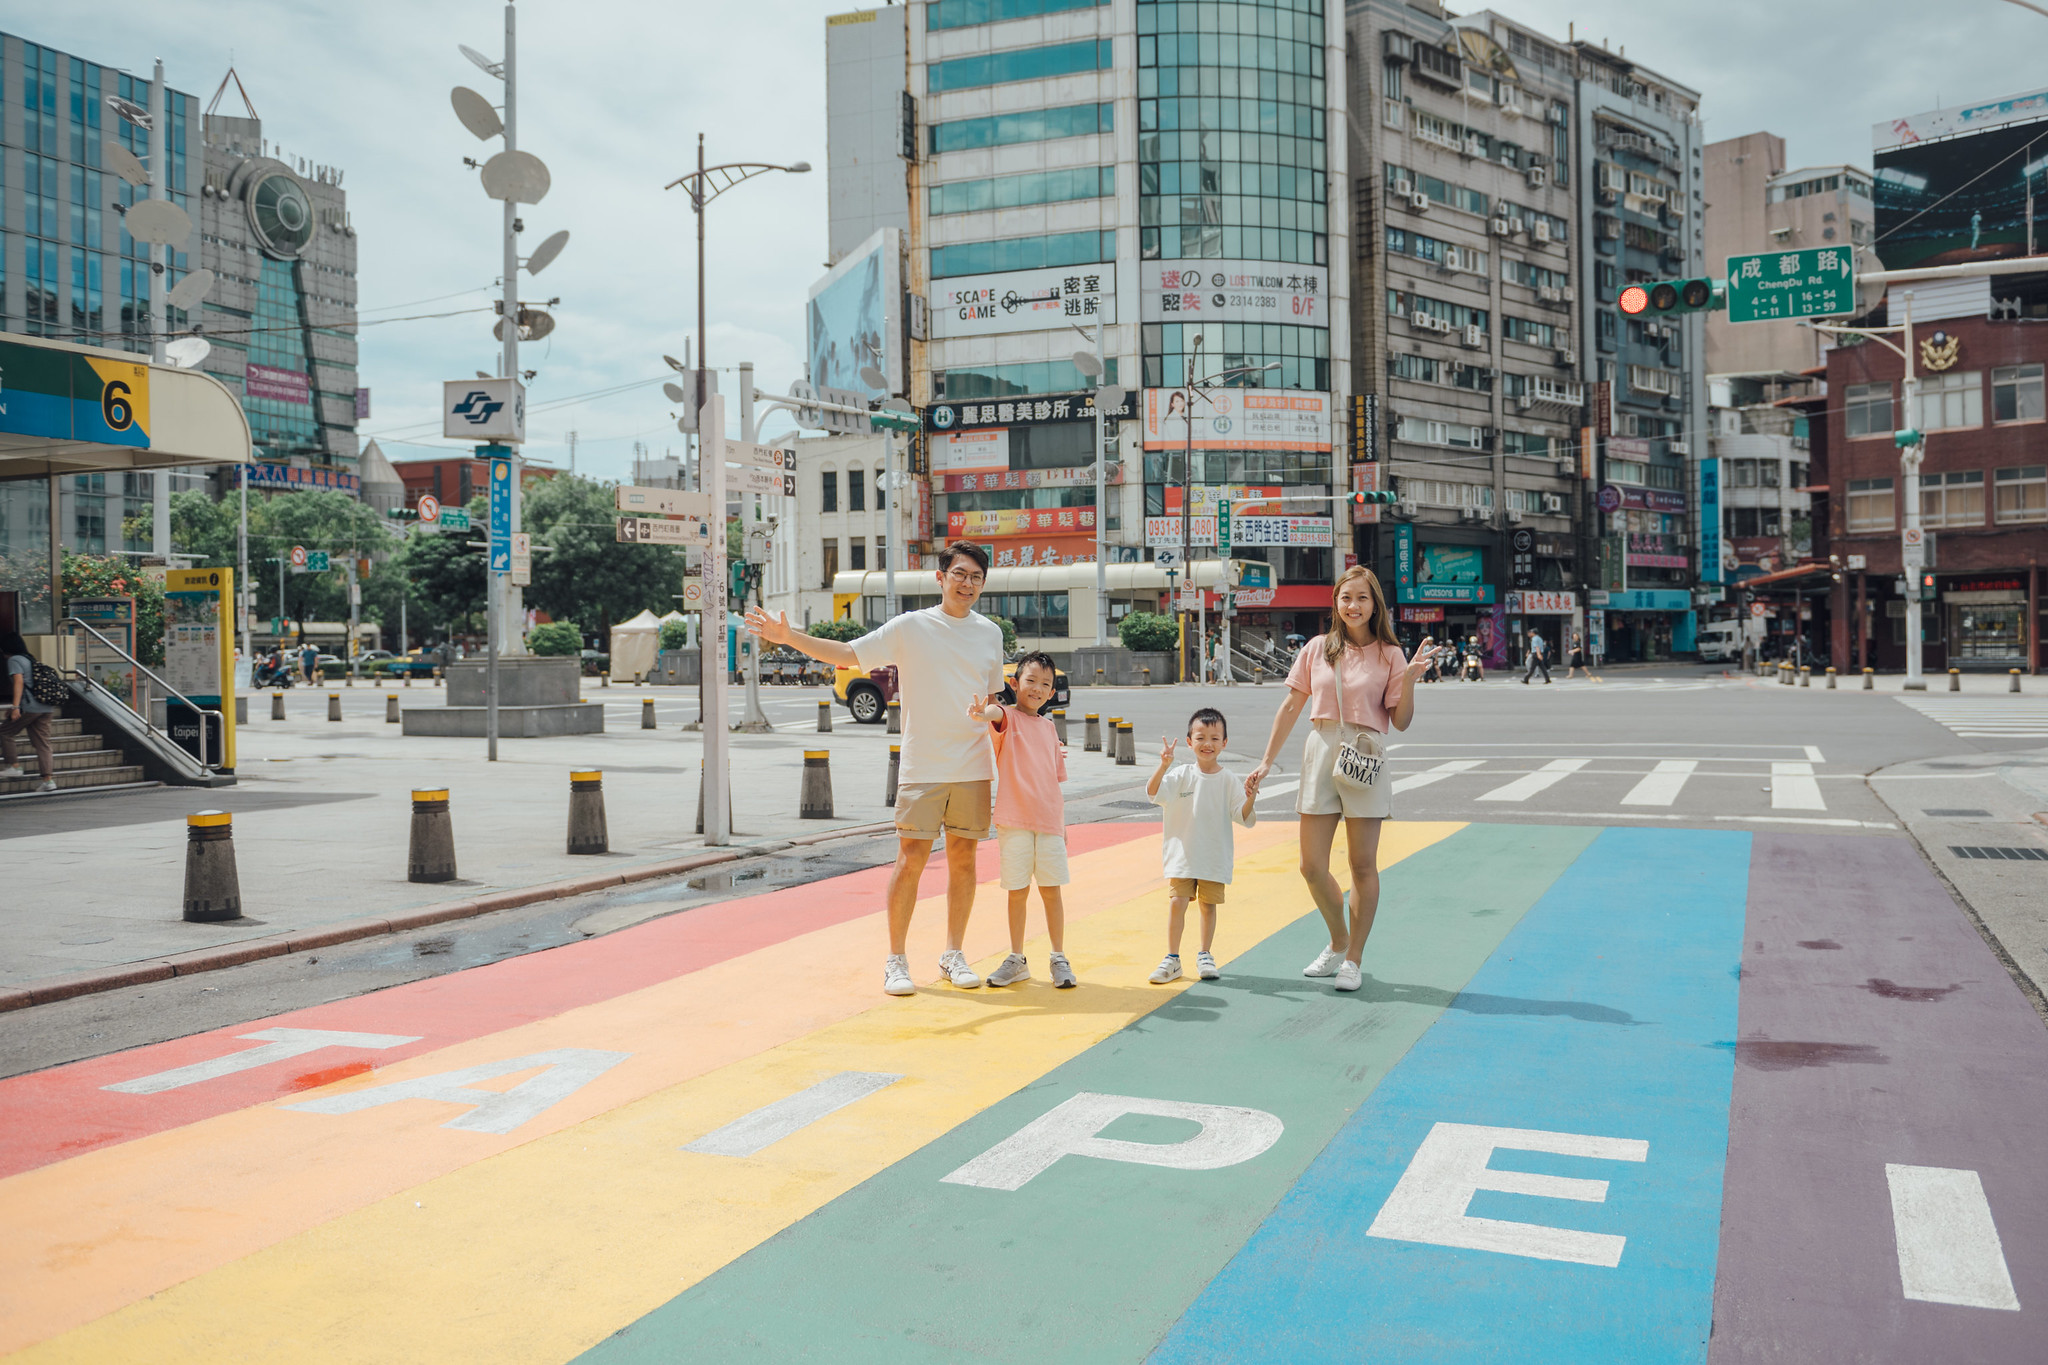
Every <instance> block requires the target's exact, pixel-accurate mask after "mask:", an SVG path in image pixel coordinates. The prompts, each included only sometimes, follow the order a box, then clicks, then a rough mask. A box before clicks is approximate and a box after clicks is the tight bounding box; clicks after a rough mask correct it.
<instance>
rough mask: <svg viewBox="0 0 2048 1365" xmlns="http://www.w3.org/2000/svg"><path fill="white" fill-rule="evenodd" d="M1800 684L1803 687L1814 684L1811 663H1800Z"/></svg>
mask: <svg viewBox="0 0 2048 1365" xmlns="http://www.w3.org/2000/svg"><path fill="white" fill-rule="evenodd" d="M1799 685H1800V686H1801V687H1811V686H1813V668H1812V666H1811V665H1808V664H1801V665H1799Z"/></svg>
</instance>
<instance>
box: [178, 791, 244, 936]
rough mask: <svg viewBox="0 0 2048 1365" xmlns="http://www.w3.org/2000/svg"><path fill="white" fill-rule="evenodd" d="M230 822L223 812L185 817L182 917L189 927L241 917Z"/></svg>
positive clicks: (229, 818)
mask: <svg viewBox="0 0 2048 1365" xmlns="http://www.w3.org/2000/svg"><path fill="white" fill-rule="evenodd" d="M234 819H235V817H234V816H232V815H230V814H228V813H227V812H226V811H224V810H203V811H200V812H199V813H198V814H197V815H188V816H186V817H185V918H186V919H187V920H189V921H191V922H192V923H193V924H213V923H216V922H218V921H220V920H225V919H240V918H241V917H242V883H241V879H240V878H238V877H237V876H236V875H235V826H234Z"/></svg>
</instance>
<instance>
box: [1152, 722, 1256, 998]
mask: <svg viewBox="0 0 2048 1365" xmlns="http://www.w3.org/2000/svg"><path fill="white" fill-rule="evenodd" d="M1229 740H1230V723H1229V722H1228V721H1226V720H1225V719H1224V718H1223V713H1222V712H1221V711H1218V710H1216V709H1214V708H1213V707H1207V706H1205V707H1203V708H1202V709H1201V710H1199V711H1197V712H1195V714H1194V715H1192V716H1190V717H1189V718H1188V747H1189V748H1190V749H1192V750H1194V752H1195V761H1194V762H1193V763H1183V764H1181V765H1180V766H1179V767H1175V766H1174V765H1173V751H1174V748H1175V745H1176V741H1174V740H1173V739H1171V738H1168V739H1166V740H1164V741H1163V742H1162V747H1161V748H1160V751H1159V767H1158V768H1157V769H1156V770H1155V771H1154V772H1153V774H1152V780H1151V781H1150V782H1148V783H1146V784H1145V795H1147V796H1149V797H1151V798H1152V803H1153V804H1154V805H1156V806H1158V807H1159V808H1160V810H1161V813H1162V816H1163V818H1164V820H1165V826H1166V835H1165V840H1164V844H1163V853H1164V858H1163V861H1164V863H1165V870H1166V880H1167V891H1168V894H1169V895H1170V896H1171V898H1172V899H1171V901H1170V905H1171V909H1170V910H1169V911H1168V912H1167V919H1166V956H1165V958H1164V959H1162V960H1161V961H1160V963H1159V965H1158V966H1157V967H1156V968H1154V969H1153V971H1152V975H1151V976H1150V977H1149V978H1148V979H1149V980H1150V981H1151V983H1152V984H1153V985H1155V986H1163V985H1165V984H1166V983H1167V982H1169V981H1177V980H1179V979H1180V976H1181V969H1180V936H1181V931H1182V930H1183V929H1184V928H1185V927H1186V926H1187V914H1188V902H1189V901H1191V900H1192V901H1195V902H1197V903H1198V904H1200V906H1201V907H1202V951H1201V952H1200V953H1198V954H1196V955H1195V967H1196V970H1197V972H1198V973H1199V975H1200V976H1201V978H1202V980H1204V981H1214V980H1215V979H1216V978H1217V977H1219V976H1221V975H1222V974H1223V973H1222V972H1220V971H1218V970H1217V967H1216V959H1215V957H1213V956H1212V955H1211V954H1210V948H1211V946H1212V945H1214V943H1215V941H1216V907H1217V906H1219V905H1221V904H1222V903H1223V888H1224V887H1226V886H1228V885H1230V871H1231V867H1232V865H1233V864H1234V862H1235V857H1234V855H1233V853H1232V850H1231V833H1230V824H1231V822H1232V821H1233V820H1234V821H1236V822H1237V823H1238V824H1240V825H1243V826H1244V827H1245V828H1246V829H1250V828H1251V827H1252V826H1253V825H1255V824H1257V823H1258V812H1257V810H1256V809H1254V806H1255V803H1256V802H1257V801H1258V798H1259V784H1258V779H1257V778H1256V777H1253V778H1251V779H1245V778H1239V777H1233V776H1232V775H1231V774H1229V773H1226V772H1224V771H1223V768H1222V766H1221V765H1220V764H1218V763H1217V761H1216V760H1217V757H1218V755H1220V754H1221V753H1222V752H1223V747H1224V745H1225V744H1227V743H1228V742H1229Z"/></svg>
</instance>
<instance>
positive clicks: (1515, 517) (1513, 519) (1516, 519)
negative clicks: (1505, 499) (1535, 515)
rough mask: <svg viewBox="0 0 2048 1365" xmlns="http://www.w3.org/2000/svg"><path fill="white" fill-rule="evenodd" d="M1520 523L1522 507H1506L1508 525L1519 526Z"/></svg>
mask: <svg viewBox="0 0 2048 1365" xmlns="http://www.w3.org/2000/svg"><path fill="white" fill-rule="evenodd" d="M1521 524H1522V509H1521V508H1519V507H1510V508H1509V509H1508V525H1510V526H1520V525H1521Z"/></svg>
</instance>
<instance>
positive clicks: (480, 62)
mask: <svg viewBox="0 0 2048 1365" xmlns="http://www.w3.org/2000/svg"><path fill="white" fill-rule="evenodd" d="M455 50H456V51H457V52H460V53H461V54H462V55H463V56H465V57H467V58H469V59H470V60H471V61H473V62H475V63H476V64H477V66H478V67H479V68H481V69H482V70H483V71H484V72H485V74H487V75H492V76H496V77H497V78H498V79H499V80H501V81H502V80H504V79H505V68H504V67H503V66H500V65H499V64H498V63H496V62H494V61H492V60H491V59H490V58H489V57H486V56H485V55H484V54H483V53H481V52H478V51H477V50H476V49H475V48H473V47H471V46H470V45H469V44H467V43H457V44H456V45H455Z"/></svg>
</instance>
